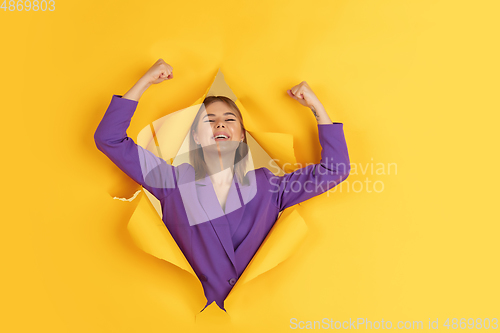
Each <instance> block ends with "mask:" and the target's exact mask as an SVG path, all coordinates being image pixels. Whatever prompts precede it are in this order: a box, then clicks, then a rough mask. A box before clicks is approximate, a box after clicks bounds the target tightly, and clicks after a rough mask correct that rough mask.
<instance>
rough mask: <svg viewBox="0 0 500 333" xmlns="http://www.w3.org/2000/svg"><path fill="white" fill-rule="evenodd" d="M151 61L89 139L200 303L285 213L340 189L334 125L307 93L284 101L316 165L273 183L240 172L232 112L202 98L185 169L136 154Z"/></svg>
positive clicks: (227, 283)
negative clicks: (177, 256)
mask: <svg viewBox="0 0 500 333" xmlns="http://www.w3.org/2000/svg"><path fill="white" fill-rule="evenodd" d="M172 70H173V69H172V67H171V66H170V65H168V64H167V63H165V62H164V61H163V60H162V59H159V60H158V61H157V62H156V63H155V64H154V65H153V66H152V67H151V68H150V69H149V70H148V71H147V72H146V73H145V74H144V76H142V77H141V78H140V79H139V81H138V82H137V83H136V84H135V85H134V86H133V87H132V88H131V89H130V90H129V91H128V92H127V93H126V94H125V95H123V96H120V95H113V97H112V99H111V103H110V105H109V106H108V109H107V110H106V113H105V114H104V117H103V119H102V120H101V122H100V124H99V126H98V128H97V130H96V132H95V134H94V139H95V142H96V145H97V148H98V149H99V150H100V151H101V152H103V153H104V154H105V155H106V156H107V157H108V158H109V159H110V160H111V161H112V162H113V163H115V164H116V165H117V166H118V167H119V168H120V169H121V170H123V172H125V173H126V174H127V175H128V176H130V177H131V178H132V179H134V180H135V181H136V182H137V183H139V184H141V185H142V186H143V187H144V188H145V189H147V190H148V191H150V192H151V193H152V194H153V195H154V196H155V197H156V198H158V200H159V201H160V203H161V207H162V212H163V222H164V223H165V226H166V227H167V228H168V230H169V231H170V233H171V234H172V237H173V238H174V240H175V241H176V243H177V244H178V246H179V248H180V249H181V250H182V252H183V253H184V255H185V256H186V259H187V260H188V262H189V263H190V265H191V266H192V268H193V270H194V271H195V273H196V274H197V276H198V278H199V279H200V281H201V283H202V285H203V289H204V293H205V296H206V298H207V303H206V305H205V307H206V306H207V305H209V304H211V303H212V302H213V301H215V302H216V303H217V305H218V306H219V307H220V308H221V309H223V310H225V309H224V300H225V298H226V296H227V295H228V294H229V292H230V291H231V289H232V288H233V286H234V285H235V283H236V281H237V280H238V278H239V277H240V275H241V274H242V273H243V271H244V270H245V268H246V266H247V265H248V263H249V262H250V260H251V259H252V257H253V256H254V254H255V253H256V252H257V249H258V248H259V246H260V245H261V243H262V242H263V240H264V239H265V238H266V236H267V234H268V233H269V231H270V230H271V228H272V227H273V225H274V223H275V222H276V220H277V218H278V216H279V213H280V212H281V211H282V210H284V209H285V208H287V207H290V206H293V205H295V204H297V203H299V202H302V201H305V200H308V199H310V198H312V197H314V196H316V195H319V194H321V193H323V192H325V191H328V190H329V189H331V188H333V187H334V186H336V185H338V184H339V183H340V182H342V181H344V180H345V179H346V178H347V177H348V175H349V171H350V167H349V165H350V162H349V155H348V150H347V145H346V142H345V138H344V132H343V124H342V123H332V121H331V120H330V118H329V116H328V114H327V113H326V111H325V109H324V107H323V105H322V104H321V102H320V101H319V100H318V98H317V97H316V95H315V94H314V93H313V91H312V90H311V88H310V87H309V85H308V84H307V83H306V82H305V81H302V82H301V83H300V84H298V85H296V86H294V87H293V88H291V89H290V90H288V91H287V92H288V95H289V96H290V97H291V98H293V99H295V100H296V101H298V102H299V103H300V104H302V105H303V106H306V107H308V108H310V109H311V110H312V112H313V114H314V116H315V118H316V120H317V122H318V134H319V140H320V143H321V147H322V151H321V162H320V163H319V164H312V165H308V166H306V167H304V168H301V169H298V170H296V171H294V172H291V173H287V174H285V175H283V176H275V175H274V174H273V173H272V172H271V171H270V170H268V169H267V168H259V169H255V170H251V171H248V172H246V173H245V170H246V159H247V152H248V148H247V146H246V136H245V127H244V124H243V119H242V116H241V113H240V111H239V110H238V107H237V106H236V104H235V103H234V102H233V101H232V100H231V99H229V98H227V97H224V96H210V97H207V98H206V99H205V100H204V103H203V104H202V107H201V108H200V111H199V112H198V114H197V115H196V118H195V120H194V122H193V125H192V127H191V132H190V134H191V138H190V140H191V141H190V149H191V150H190V162H191V163H183V164H181V165H179V166H173V165H170V164H167V163H166V162H165V161H164V160H163V159H161V158H159V157H156V156H155V155H154V154H152V153H151V152H149V151H147V150H145V149H143V148H142V147H140V146H138V145H137V144H136V143H135V142H134V141H133V140H132V139H131V138H130V137H128V136H127V133H126V131H127V129H128V127H129V125H130V121H131V118H132V116H133V114H134V112H135V110H136V107H137V104H138V101H139V98H140V97H141V95H142V94H143V93H144V91H146V89H147V88H148V87H149V86H151V85H152V84H157V83H160V82H163V81H165V80H170V79H172V78H173V72H172Z"/></svg>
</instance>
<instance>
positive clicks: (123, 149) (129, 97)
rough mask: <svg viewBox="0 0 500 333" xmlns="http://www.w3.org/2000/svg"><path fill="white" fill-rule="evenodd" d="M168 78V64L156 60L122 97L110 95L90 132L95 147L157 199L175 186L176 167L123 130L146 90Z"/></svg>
mask: <svg viewBox="0 0 500 333" xmlns="http://www.w3.org/2000/svg"><path fill="white" fill-rule="evenodd" d="M172 77H173V75H172V67H170V66H169V65H167V64H166V63H165V62H164V61H163V60H162V59H159V60H158V61H157V62H156V63H155V64H154V65H153V66H152V67H151V68H150V69H149V70H148V72H147V73H146V74H144V76H143V77H141V78H140V79H139V81H138V82H137V83H136V84H135V85H134V86H133V87H132V88H131V89H130V90H129V91H128V92H127V93H126V94H125V95H124V96H120V95H113V97H112V99H111V103H110V104H109V106H108V109H107V110H106V113H105V114H104V117H103V118H102V120H101V122H100V123H99V126H98V127H97V130H96V132H95V133H94V140H95V143H96V146H97V148H98V149H99V150H100V151H101V152H103V153H104V154H105V155H106V156H107V157H108V158H109V159H110V160H111V161H112V162H113V163H115V164H116V166H118V167H119V168H120V169H121V170H122V171H123V172H125V173H126V174H127V175H128V176H129V177H131V178H132V179H133V180H135V181H136V182H137V183H139V184H141V185H142V186H143V187H144V188H146V189H147V190H148V191H150V192H151V193H152V194H153V195H154V196H156V197H157V198H158V199H161V198H163V197H165V196H167V195H168V194H169V193H171V191H172V189H174V188H175V186H176V177H177V175H176V168H175V167H174V166H172V165H169V164H167V163H166V162H165V161H164V160H163V159H161V158H159V157H156V156H155V155H154V154H153V153H151V152H150V151H148V150H146V149H144V148H142V147H141V146H139V145H137V144H136V143H135V142H134V141H133V140H132V139H131V138H130V137H128V135H127V129H128V127H129V126H130V121H131V118H132V116H133V115H134V112H135V110H136V108H137V104H138V100H139V98H140V97H141V95H142V94H143V93H144V92H145V91H146V89H147V88H148V87H149V86H150V85H151V84H154V83H159V82H162V81H164V80H167V79H171V78H172Z"/></svg>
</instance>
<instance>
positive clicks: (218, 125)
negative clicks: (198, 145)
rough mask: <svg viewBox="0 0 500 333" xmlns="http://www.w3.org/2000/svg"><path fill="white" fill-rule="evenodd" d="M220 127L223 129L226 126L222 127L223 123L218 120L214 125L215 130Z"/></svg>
mask: <svg viewBox="0 0 500 333" xmlns="http://www.w3.org/2000/svg"><path fill="white" fill-rule="evenodd" d="M220 127H223V128H225V127H226V126H225V125H224V123H223V122H222V120H219V121H217V122H216V123H215V128H220Z"/></svg>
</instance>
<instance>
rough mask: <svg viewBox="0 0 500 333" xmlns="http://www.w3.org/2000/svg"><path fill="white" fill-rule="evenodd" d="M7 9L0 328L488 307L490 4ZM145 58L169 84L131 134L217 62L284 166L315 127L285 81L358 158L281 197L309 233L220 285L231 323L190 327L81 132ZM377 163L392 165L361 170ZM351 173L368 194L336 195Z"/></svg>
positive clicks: (192, 300) (263, 325) (495, 273)
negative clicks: (232, 282) (246, 274)
mask: <svg viewBox="0 0 500 333" xmlns="http://www.w3.org/2000/svg"><path fill="white" fill-rule="evenodd" d="M8 6H9V4H8V3H7V10H6V11H4V10H3V9H1V10H0V27H1V28H2V32H3V33H2V53H1V55H0V57H1V62H0V73H2V76H1V87H0V88H1V90H0V91H1V93H2V97H3V98H2V102H3V104H2V116H3V119H2V134H3V137H4V145H3V147H4V154H3V158H2V171H3V179H4V190H3V191H2V204H3V205H2V207H3V209H2V211H3V216H2V219H1V221H2V224H1V225H2V232H1V233H0V235H1V236H0V237H1V239H0V244H1V245H0V246H1V247H2V248H1V250H2V252H1V253H2V267H3V270H2V277H1V287H2V290H1V292H2V308H1V311H2V320H1V321H0V330H1V331H2V332H3V331H5V332H35V331H36V332H90V331H92V332H165V331H172V332H176V331H183V332H190V331H198V330H214V331H227V332H235V331H237V332H255V331H264V332H267V331H269V332H284V331H289V330H290V319H291V318H297V319H298V320H302V321H313V320H322V319H323V318H332V319H334V320H340V321H345V320H349V318H352V319H355V318H367V319H368V320H372V321H376V320H378V321H380V320H382V319H384V320H385V321H387V320H391V321H392V323H393V326H395V325H396V323H397V322H398V321H400V320H401V321H418V320H421V321H423V323H424V327H425V328H427V325H428V321H429V318H431V320H433V321H434V320H436V318H439V323H440V325H441V327H440V329H441V330H444V329H446V328H444V327H442V324H443V322H444V320H445V319H446V318H493V317H497V318H498V317H500V307H499V305H498V299H499V296H500V290H499V287H498V280H499V278H500V276H499V275H500V274H499V269H498V263H497V262H498V255H499V254H500V248H499V242H498V235H499V231H500V230H499V229H500V228H499V224H498V220H499V214H498V212H497V208H496V204H497V201H498V194H497V189H498V185H499V180H498V175H497V170H498V165H499V163H498V162H499V159H498V157H497V151H498V143H499V142H498V141H499V140H498V134H497V133H498V128H497V127H498V125H497V124H498V120H499V116H498V114H499V113H498V110H499V109H500V108H499V106H500V105H499V104H500V102H499V100H498V97H497V95H498V88H499V84H498V77H499V69H500V66H499V64H498V60H497V59H498V58H500V57H499V56H500V55H499V49H498V42H497V39H498V33H499V32H500V29H499V24H498V23H497V22H498V20H497V16H498V12H499V9H500V8H499V7H500V5H499V4H498V2H496V1H493V0H491V1H477V2H474V3H472V2H466V1H451V0H446V1H445V0H441V1H439V0H432V1H431V0H420V1H416V0H415V1H399V0H398V1H396V0H392V1H314V2H307V3H305V2H303V1H276V2H269V1H266V2H260V1H253V2H247V3H235V2H229V1H215V2H210V3H208V2H201V1H200V2H189V1H188V2H180V3H174V2H161V1H150V2H138V1H130V2H123V1H107V2H97V1H86V2H69V1H67V2H64V1H60V2H56V10H55V11H54V12H48V11H47V12H40V11H39V12H33V11H30V12H25V11H9V10H8ZM160 57H161V58H163V59H164V60H165V61H166V62H167V63H169V64H171V65H172V67H173V68H174V79H173V80H172V81H168V82H164V83H162V84H160V85H157V86H153V87H151V88H150V89H149V90H148V91H147V92H146V93H145V94H144V95H143V97H142V98H141V100H140V102H139V106H138V109H137V112H136V114H135V115H134V118H133V120H132V123H131V126H130V128H129V131H128V134H129V135H130V136H131V137H132V138H134V139H135V138H136V137H137V135H138V133H139V131H140V130H141V129H142V128H144V127H145V126H147V125H148V124H149V123H150V122H151V121H152V120H155V119H159V118H161V117H162V116H163V115H165V114H169V113H172V112H174V111H176V110H180V109H183V108H185V107H187V106H189V105H191V104H193V103H195V102H196V101H197V100H198V99H199V98H200V96H202V95H203V94H204V93H205V91H206V89H207V87H208V86H209V84H210V83H211V81H212V79H213V77H214V75H215V74H216V73H217V69H218V68H221V70H222V71H223V73H224V75H225V79H226V81H227V83H228V84H229V85H230V87H231V89H232V90H233V91H234V93H235V94H236V95H237V96H238V98H239V99H240V101H241V103H242V105H244V107H245V109H246V110H247V111H248V113H249V114H251V115H252V117H251V118H250V119H248V125H249V126H253V127H254V128H258V129H259V131H260V132H263V133H266V132H274V133H285V134H290V135H293V138H294V139H293V144H294V150H295V156H296V159H297V162H298V163H303V164H305V163H311V162H315V163H317V162H318V161H319V156H320V148H319V142H318V139H317V132H316V124H315V120H314V117H313V116H312V115H311V112H310V111H309V110H308V109H306V108H304V107H302V106H301V105H299V104H298V103H297V102H295V101H293V100H292V99H291V98H290V97H288V96H287V94H286V90H287V89H290V88H292V87H293V86H294V85H296V84H298V83H299V82H301V81H302V80H305V81H307V82H308V83H309V84H310V86H311V87H312V88H313V90H314V92H315V93H316V94H317V96H318V97H319V99H320V100H321V101H322V103H323V105H324V106H325V108H326V110H327V111H328V113H329V115H330V117H331V118H332V120H333V121H339V122H343V123H344V130H345V135H346V140H347V144H348V148H349V153H350V158H351V162H352V163H355V164H356V166H357V174H351V175H350V176H349V178H348V179H347V180H346V182H345V184H349V185H350V186H349V187H345V186H344V187H343V188H338V189H337V190H335V191H334V190H332V191H331V192H330V193H328V194H324V195H322V196H320V197H316V198H314V199H312V200H310V201H308V202H306V203H303V204H301V205H300V206H298V207H296V212H297V213H298V214H300V216H301V217H302V218H303V220H304V221H305V223H306V224H307V228H308V232H307V237H306V238H304V239H303V241H302V242H301V243H300V245H298V248H297V249H296V250H295V252H294V253H293V255H292V256H291V257H290V258H288V259H287V260H286V261H284V262H283V263H281V264H280V265H278V266H277V267H276V268H274V269H272V270H270V271H268V272H267V273H265V274H263V275H261V276H258V277H256V278H255V279H253V280H251V281H249V282H248V283H246V284H244V288H243V287H242V288H240V290H239V291H238V295H237V294H236V293H235V294H233V295H231V296H230V298H229V299H228V308H230V311H228V314H224V313H220V311H217V309H216V308H213V307H212V306H210V307H209V308H207V309H205V311H207V312H206V313H205V311H204V312H203V313H202V314H203V316H198V317H195V315H194V314H195V313H196V312H197V311H199V310H200V309H201V307H202V306H203V305H204V297H203V290H202V288H201V285H200V284H199V282H198V281H197V280H196V279H195V278H194V277H192V276H191V275H190V274H189V273H188V272H186V271H182V270H179V269H178V268H177V267H175V266H174V265H170V264H168V263H166V262H164V261H162V260H160V259H158V258H156V257H154V256H151V255H149V254H147V253H144V252H143V251H141V250H140V249H139V248H138V247H137V246H136V245H135V243H134V242H133V239H132V238H131V237H130V235H129V233H128V230H127V223H128V221H129V220H130V218H131V216H132V214H133V213H134V212H135V210H136V208H137V205H138V202H139V199H140V198H141V197H142V195H143V194H140V196H138V197H136V199H134V200H133V201H130V202H127V201H125V202H124V201H120V200H113V199H112V198H113V197H115V196H116V197H127V198H128V197H132V196H133V194H134V193H136V191H137V190H138V189H139V186H138V185H137V184H136V183H134V181H132V180H131V179H129V178H128V177H127V176H126V175H125V174H123V172H121V171H120V170H119V169H118V168H117V167H116V166H114V165H113V164H112V163H111V162H110V161H109V160H108V159H107V158H106V157H105V156H104V155H103V154H102V153H100V152H99V151H98V150H97V149H96V147H95V144H94V141H93V133H94V131H95V129H96V127H97V125H98V123H99V121H100V119H101V118H102V116H103V114H104V112H105V110H106V107H107V106H108V104H109V102H110V100H111V96H112V94H124V93H125V92H126V91H127V90H128V89H129V88H130V87H131V86H132V85H133V84H134V83H135V82H136V81H137V79H138V78H139V77H140V76H141V75H143V73H144V72H145V71H146V70H147V69H148V68H149V67H150V66H151V65H152V64H153V63H154V62H155V61H156V60H157V59H158V58H160ZM377 163H381V164H382V165H384V166H386V167H387V165H388V164H389V163H396V164H397V174H394V173H391V174H377V173H376V172H374V173H373V174H372V173H371V171H370V168H371V166H372V165H373V167H374V169H375V170H376V169H377V166H378V165H377ZM366 166H368V169H367V172H365V174H363V172H362V170H361V167H362V168H365V167H366ZM367 179H368V181H370V182H371V185H373V183H374V182H375V181H380V182H383V184H384V189H383V191H381V192H380V193H376V192H373V191H372V192H371V193H370V192H368V190H369V189H370V188H368V187H363V188H362V190H360V191H355V190H358V189H359V188H360V186H361V184H366V183H365V182H366V180H367ZM355 181H359V182H358V183H356V184H354V182H355ZM379 184H380V183H379ZM353 185H354V188H353ZM348 188H349V189H350V190H349V191H348V190H347V189H348ZM341 189H342V190H341ZM236 296H237V297H236Z"/></svg>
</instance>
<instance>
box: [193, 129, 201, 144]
mask: <svg viewBox="0 0 500 333" xmlns="http://www.w3.org/2000/svg"><path fill="white" fill-rule="evenodd" d="M191 133H192V134H193V139H194V142H196V144H197V145H199V144H200V143H199V142H198V134H197V133H196V132H195V131H194V130H193V131H192V132H191Z"/></svg>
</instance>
